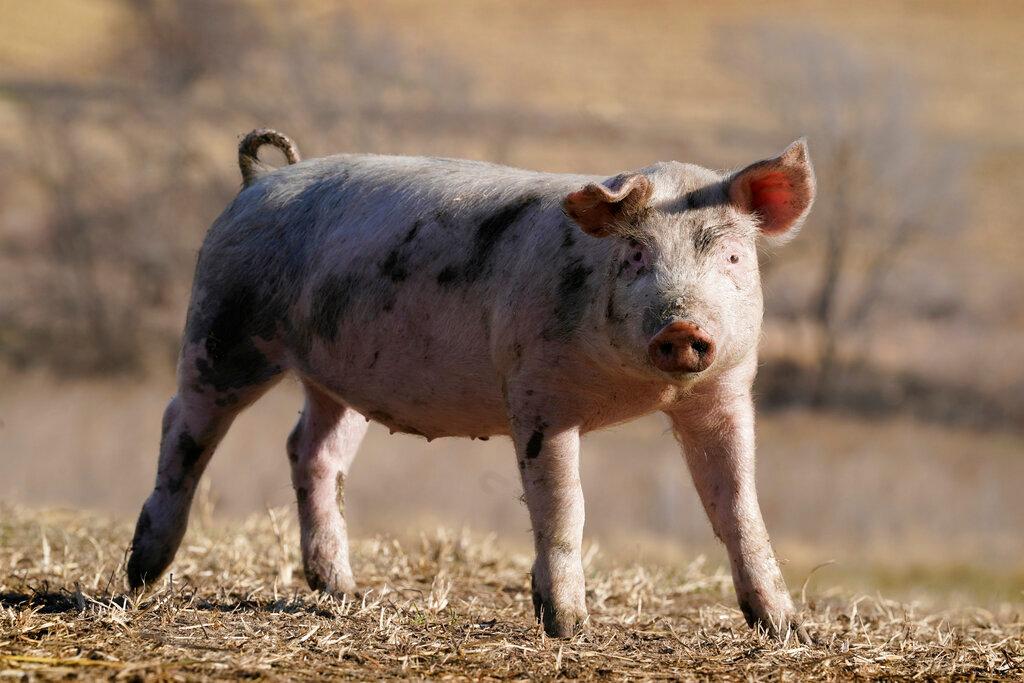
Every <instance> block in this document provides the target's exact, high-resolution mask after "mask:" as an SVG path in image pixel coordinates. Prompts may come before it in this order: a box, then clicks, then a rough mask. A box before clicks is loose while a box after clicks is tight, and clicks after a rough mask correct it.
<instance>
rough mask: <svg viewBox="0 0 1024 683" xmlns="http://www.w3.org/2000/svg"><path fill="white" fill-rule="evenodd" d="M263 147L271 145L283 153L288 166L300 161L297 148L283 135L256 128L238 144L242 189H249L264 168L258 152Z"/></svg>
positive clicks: (268, 129)
mask: <svg viewBox="0 0 1024 683" xmlns="http://www.w3.org/2000/svg"><path fill="white" fill-rule="evenodd" d="M263 145H273V146H274V147H277V148H278V149H279V150H281V151H282V152H283V153H284V156H285V158H286V159H288V163H289V164H295V163H298V162H299V161H301V160H302V157H301V156H299V148H298V147H296V146H295V143H294V142H292V141H291V138H289V137H288V136H287V135H285V134H284V133H278V132H277V131H276V130H272V129H270V128H257V129H256V130H254V131H252V132H251V133H249V134H248V135H246V136H245V137H244V138H242V141H241V142H240V143H238V168H239V169H241V171H242V187H243V188H245V187H249V186H250V185H252V183H253V181H255V180H256V178H258V177H259V175H260V172H261V171H263V170H265V167H264V166H263V164H262V163H260V158H259V151H260V147H262V146H263Z"/></svg>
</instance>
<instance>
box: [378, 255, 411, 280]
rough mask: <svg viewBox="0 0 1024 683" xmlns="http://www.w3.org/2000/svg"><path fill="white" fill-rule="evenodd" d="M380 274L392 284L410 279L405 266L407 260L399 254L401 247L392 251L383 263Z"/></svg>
mask: <svg viewBox="0 0 1024 683" xmlns="http://www.w3.org/2000/svg"><path fill="white" fill-rule="evenodd" d="M380 274H381V275H383V276H384V277H386V278H388V279H390V280H391V281H392V282H402V281H403V280H405V278H407V277H409V271H408V269H407V268H406V266H405V258H403V257H402V255H401V254H400V253H399V247H396V248H394V249H392V250H391V252H390V253H389V254H388V255H387V257H386V258H385V259H384V260H383V261H381V264H380Z"/></svg>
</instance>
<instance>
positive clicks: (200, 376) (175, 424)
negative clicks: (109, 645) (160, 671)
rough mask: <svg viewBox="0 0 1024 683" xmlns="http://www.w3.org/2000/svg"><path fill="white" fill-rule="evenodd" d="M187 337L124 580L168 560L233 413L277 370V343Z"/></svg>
mask: <svg viewBox="0 0 1024 683" xmlns="http://www.w3.org/2000/svg"><path fill="white" fill-rule="evenodd" d="M215 331H216V328H213V330H212V331H210V332H209V336H208V337H203V338H200V339H196V340H192V339H189V338H188V337H187V338H186V339H187V340H186V342H185V344H184V346H183V348H182V353H181V358H180V359H179V362H178V391H177V393H176V394H175V396H174V398H172V399H171V402H170V404H169V405H168V406H167V409H166V411H165V412H164V418H163V431H162V437H161V440H160V460H159V463H158V466H157V476H156V486H155V487H154V489H153V492H152V493H151V494H150V496H149V498H148V499H147V500H146V502H145V504H144V505H143V508H142V512H141V513H140V514H139V520H138V523H137V524H136V527H135V535H134V537H133V538H132V545H131V558H130V559H129V560H128V582H129V584H130V585H131V587H132V588H141V587H143V586H146V585H152V584H153V583H154V582H155V581H156V580H157V579H158V578H159V577H160V575H161V574H163V572H164V571H165V570H166V569H167V567H168V565H170V563H171V561H172V560H173V559H174V555H175V553H176V552H177V550H178V546H179V545H180V544H181V539H182V537H183V536H184V535H185V529H186V527H187V526H188V516H189V510H190V508H191V506H192V498H193V496H194V494H195V490H196V485H197V484H198V482H199V478H200V477H201V476H202V474H203V471H204V470H205V469H206V466H207V464H208V463H209V462H210V458H211V457H212V456H213V452H214V450H215V449H216V447H217V444H218V443H219V442H220V440H221V439H222V438H223V437H224V434H225V433H226V432H227V430H228V427H230V426H231V423H232V421H233V420H234V418H235V417H236V416H237V415H238V414H239V413H240V412H241V411H242V410H243V409H244V408H245V407H246V406H248V405H250V404H252V403H253V402H254V401H256V400H257V399H258V398H259V397H260V396H262V395H263V394H264V393H265V392H266V391H267V390H268V389H269V388H270V387H271V386H273V385H274V384H275V383H276V381H277V380H278V379H280V377H281V373H282V371H283V367H282V365H281V364H279V362H278V361H279V360H280V358H281V355H282V354H281V349H280V345H279V344H278V343H277V342H275V341H267V340H265V339H263V338H260V337H258V336H252V337H250V336H247V335H245V334H244V330H243V332H242V334H241V336H239V334H238V333H237V331H236V332H235V333H234V334H233V335H227V334H220V335H218V336H217V337H216V338H215V337H214V332H215Z"/></svg>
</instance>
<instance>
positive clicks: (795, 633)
mask: <svg viewBox="0 0 1024 683" xmlns="http://www.w3.org/2000/svg"><path fill="white" fill-rule="evenodd" d="M740 609H741V610H742V611H743V617H744V618H745V619H746V621H747V625H748V626H750V628H752V629H755V630H758V631H763V632H765V633H767V634H768V635H769V636H770V637H772V638H774V639H775V640H779V641H783V640H786V638H787V636H788V637H789V638H794V639H796V641H797V642H799V643H801V644H802V645H813V644H814V639H813V638H811V636H810V634H809V633H808V632H807V629H806V628H805V627H804V625H803V623H801V621H800V619H799V618H798V616H797V615H796V614H795V613H792V612H786V613H783V614H782V615H781V619H775V618H771V617H768V616H765V615H760V614H756V613H755V612H754V611H753V609H751V607H750V605H748V604H746V603H740Z"/></svg>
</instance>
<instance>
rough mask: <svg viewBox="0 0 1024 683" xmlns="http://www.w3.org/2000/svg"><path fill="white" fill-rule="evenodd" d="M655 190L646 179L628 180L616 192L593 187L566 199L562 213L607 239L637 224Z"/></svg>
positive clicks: (638, 177) (601, 186)
mask: <svg viewBox="0 0 1024 683" xmlns="http://www.w3.org/2000/svg"><path fill="white" fill-rule="evenodd" d="M653 190H654V188H653V187H652V186H651V181H650V180H648V179H647V177H646V176H642V175H632V176H629V177H627V178H626V179H625V180H624V181H622V184H621V185H620V186H619V189H618V190H615V191H612V190H610V189H608V188H607V187H605V186H604V185H599V184H598V183H590V184H589V185H587V186H585V187H584V188H583V189H580V190H577V191H576V192H571V193H570V194H569V195H568V196H566V198H565V200H564V201H563V202H562V209H563V210H564V211H565V214H566V215H567V216H569V218H571V219H573V220H574V221H576V222H577V223H579V225H580V227H581V228H582V229H583V232H585V233H587V234H588V235H592V236H594V237H604V236H606V235H610V234H612V233H614V232H617V228H619V227H622V226H627V225H629V224H631V223H633V222H634V221H636V219H637V218H638V217H639V216H640V215H641V214H642V213H643V211H644V209H645V208H646V207H647V202H648V201H649V200H650V198H651V192H653Z"/></svg>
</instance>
